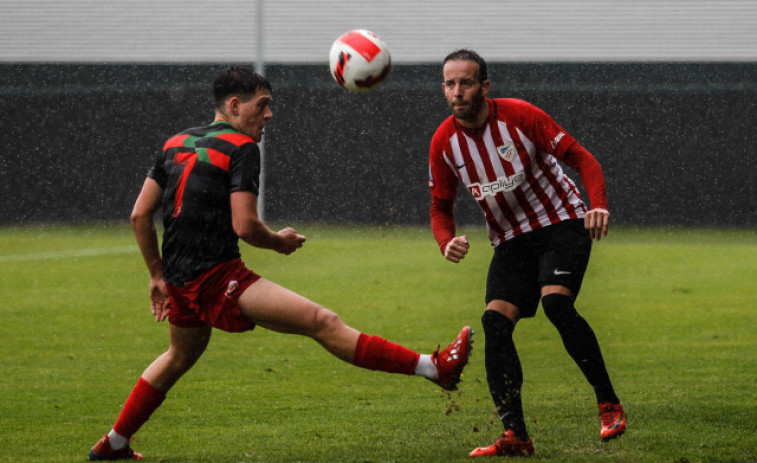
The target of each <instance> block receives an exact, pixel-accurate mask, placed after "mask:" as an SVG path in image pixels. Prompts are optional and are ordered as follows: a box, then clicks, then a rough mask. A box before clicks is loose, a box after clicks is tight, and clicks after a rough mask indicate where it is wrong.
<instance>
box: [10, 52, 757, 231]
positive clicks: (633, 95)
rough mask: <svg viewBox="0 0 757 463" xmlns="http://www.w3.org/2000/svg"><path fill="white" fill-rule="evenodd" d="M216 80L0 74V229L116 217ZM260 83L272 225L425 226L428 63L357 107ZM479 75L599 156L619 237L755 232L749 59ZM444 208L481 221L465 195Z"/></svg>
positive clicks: (51, 67)
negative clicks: (633, 228)
mask: <svg viewBox="0 0 757 463" xmlns="http://www.w3.org/2000/svg"><path fill="white" fill-rule="evenodd" d="M220 68H221V67H220V66H218V65H212V64H207V65H205V64H197V65H157V64H156V65H133V64H108V65H96V64H18V63H17V64H0V114H2V126H3V130H2V131H0V146H2V147H3V148H4V154H3V155H2V156H0V197H2V206H1V207H0V224H15V223H30V222H57V221H81V220H91V219H105V220H110V219H125V218H127V217H128V214H129V212H130V210H131V207H132V204H133V201H134V199H135V198H136V195H137V193H138V192H139V188H140V186H141V183H142V181H143V178H144V174H145V172H146V170H147V168H148V166H149V164H150V163H151V161H152V159H153V157H154V156H155V154H156V153H157V152H158V151H159V150H160V148H161V146H162V144H163V142H164V141H165V139H166V138H167V137H169V136H170V135H172V134H174V133H175V132H178V131H180V130H182V129H184V128H186V127H189V126H194V125H201V124H204V123H206V122H209V121H210V120H211V118H212V105H211V98H210V93H209V86H210V82H212V79H213V77H214V76H215V74H216V72H217V71H218V70H219V69H220ZM267 76H268V78H269V79H270V80H271V82H272V83H273V85H274V98H275V106H274V113H275V116H274V120H273V123H272V124H271V125H270V126H269V130H268V131H267V134H266V140H265V150H266V158H265V168H266V191H265V201H266V205H267V207H266V218H267V219H268V220H269V221H281V222H287V223H293V224H296V223H297V222H312V221H318V222H355V223H370V224H381V223H391V224H425V223H427V221H428V214H427V211H428V193H427V188H426V183H427V178H428V173H427V172H428V169H427V155H428V143H429V140H430V137H431V135H432V133H433V131H434V130H435V128H436V127H437V126H438V124H439V123H440V122H441V121H442V120H443V119H444V118H445V117H446V116H447V114H448V110H447V108H446V105H445V102H444V99H443V96H442V94H441V86H440V83H441V75H440V67H439V65H398V66H395V68H394V69H393V71H392V74H391V75H390V78H389V80H388V82H387V83H385V84H384V86H382V87H381V88H380V89H378V90H376V91H374V92H372V93H369V94H360V95H354V94H349V93H347V92H346V91H344V90H342V89H341V88H339V87H337V86H336V84H335V83H334V82H333V81H332V80H331V77H330V76H329V75H328V72H327V68H326V66H325V65H276V66H269V67H268V68H267ZM491 79H492V81H493V90H492V95H494V96H500V95H501V96H511V97H519V98H523V99H526V100H528V101H531V102H532V103H534V104H536V105H537V106H540V107H541V108H542V109H544V110H545V111H547V112H548V113H549V114H551V115H552V116H553V117H554V119H555V120H557V121H558V123H560V124H561V125H562V126H563V127H564V128H565V129H566V130H567V131H568V132H570V133H571V134H572V135H574V136H575V137H576V138H577V139H578V140H579V141H580V142H581V143H582V144H583V145H584V146H586V147H587V148H588V149H589V150H590V151H592V152H593V153H594V154H595V156H596V157H597V158H598V159H599V161H600V162H601V164H602V165H603V167H604V170H605V175H606V178H607V183H608V190H609V196H610V206H611V210H612V211H611V212H612V214H613V217H614V220H615V223H619V224H638V225H652V224H654V225H658V224H659V225H697V226H699V225H706V226H755V225H757V199H755V196H756V195H755V186H754V185H755V180H757V179H756V178H755V177H756V176H757V157H755V156H754V154H753V148H752V135H753V134H754V121H755V120H757V63H531V64H526V63H496V62H495V63H491ZM574 177H576V176H575V174H574ZM576 180H577V177H576ZM461 196H462V195H461ZM457 211H458V214H459V215H458V217H459V220H460V222H462V223H476V224H480V223H481V220H482V219H481V214H480V213H479V212H478V209H477V206H476V205H475V204H474V202H473V201H472V200H471V199H470V198H468V197H463V198H462V200H461V201H459V204H458V207H457Z"/></svg>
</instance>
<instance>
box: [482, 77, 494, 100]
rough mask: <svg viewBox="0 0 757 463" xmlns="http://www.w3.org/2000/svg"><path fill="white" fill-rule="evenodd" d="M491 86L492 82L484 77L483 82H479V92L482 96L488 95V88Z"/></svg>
mask: <svg viewBox="0 0 757 463" xmlns="http://www.w3.org/2000/svg"><path fill="white" fill-rule="evenodd" d="M491 86H492V83H491V81H490V80H489V79H486V80H485V81H484V82H483V83H482V84H481V93H482V94H483V95H484V96H486V95H488V94H489V89H490V88H491Z"/></svg>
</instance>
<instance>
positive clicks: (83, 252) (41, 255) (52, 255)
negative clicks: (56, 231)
mask: <svg viewBox="0 0 757 463" xmlns="http://www.w3.org/2000/svg"><path fill="white" fill-rule="evenodd" d="M138 250H139V248H137V246H136V245H135V244H134V245H131V246H119V247H115V248H89V249H74V250H70V251H50V252H37V253H33V254H12V255H9V256H0V262H21V261H30V260H46V259H67V258H71V257H90V256H107V255H111V254H126V253H128V252H136V251H138Z"/></svg>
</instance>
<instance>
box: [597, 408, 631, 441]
mask: <svg viewBox="0 0 757 463" xmlns="http://www.w3.org/2000/svg"><path fill="white" fill-rule="evenodd" d="M599 421H600V423H601V424H602V429H600V430H599V437H601V438H602V440H604V441H607V440H610V439H614V438H616V437H619V436H621V435H623V433H624V432H626V412H625V411H624V410H623V406H622V405H620V404H611V403H610V402H605V403H602V404H599Z"/></svg>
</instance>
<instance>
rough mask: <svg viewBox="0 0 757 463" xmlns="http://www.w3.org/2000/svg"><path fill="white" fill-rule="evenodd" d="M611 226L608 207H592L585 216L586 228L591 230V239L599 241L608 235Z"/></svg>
mask: <svg viewBox="0 0 757 463" xmlns="http://www.w3.org/2000/svg"><path fill="white" fill-rule="evenodd" d="M609 227H610V212H609V211H608V210H607V209H601V208H597V209H592V210H590V211H589V212H587V213H586V216H584V228H586V229H587V230H589V235H590V236H591V239H594V240H597V241H599V240H600V239H602V238H604V237H605V236H607V229H608V228H609Z"/></svg>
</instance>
